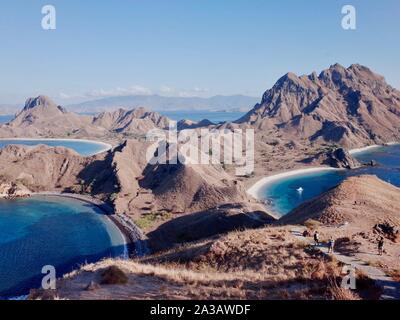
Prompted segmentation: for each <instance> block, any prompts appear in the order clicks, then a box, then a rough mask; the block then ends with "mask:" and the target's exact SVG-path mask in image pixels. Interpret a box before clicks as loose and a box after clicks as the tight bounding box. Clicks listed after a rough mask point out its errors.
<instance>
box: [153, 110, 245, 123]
mask: <svg viewBox="0 0 400 320" xmlns="http://www.w3.org/2000/svg"><path fill="white" fill-rule="evenodd" d="M158 112H159V113H160V114H162V115H164V116H166V117H168V118H170V119H171V120H175V121H179V120H192V121H201V120H204V119H208V120H210V121H211V122H213V123H215V124H218V123H220V122H232V121H235V120H238V119H240V118H241V117H243V116H244V115H245V113H243V112H222V111H215V112H213V111H158Z"/></svg>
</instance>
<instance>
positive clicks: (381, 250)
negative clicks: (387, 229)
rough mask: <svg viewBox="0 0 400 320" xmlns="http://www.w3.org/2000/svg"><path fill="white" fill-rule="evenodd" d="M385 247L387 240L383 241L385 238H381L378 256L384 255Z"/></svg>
mask: <svg viewBox="0 0 400 320" xmlns="http://www.w3.org/2000/svg"><path fill="white" fill-rule="evenodd" d="M384 245H385V240H384V239H383V237H380V238H379V240H378V254H379V255H380V256H382V255H383V247H384Z"/></svg>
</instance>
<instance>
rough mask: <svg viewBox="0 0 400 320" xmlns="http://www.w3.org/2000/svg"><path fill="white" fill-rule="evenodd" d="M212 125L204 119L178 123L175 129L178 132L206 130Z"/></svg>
mask: <svg viewBox="0 0 400 320" xmlns="http://www.w3.org/2000/svg"><path fill="white" fill-rule="evenodd" d="M212 125H214V123H212V122H211V121H210V120H207V119H204V120H201V121H199V122H196V121H191V120H181V121H179V122H178V124H177V127H178V130H185V129H197V128H206V127H209V126H212Z"/></svg>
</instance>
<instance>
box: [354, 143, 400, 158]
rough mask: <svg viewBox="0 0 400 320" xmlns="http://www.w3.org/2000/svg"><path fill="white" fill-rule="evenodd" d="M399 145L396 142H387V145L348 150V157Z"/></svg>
mask: <svg viewBox="0 0 400 320" xmlns="http://www.w3.org/2000/svg"><path fill="white" fill-rule="evenodd" d="M399 144H400V142H396V141H392V142H388V143H385V144H373V145H370V146H366V147H362V148H355V149H350V150H349V154H350V155H355V154H359V153H363V152H366V151H369V150H373V149H376V148H383V147H386V146H395V145H399Z"/></svg>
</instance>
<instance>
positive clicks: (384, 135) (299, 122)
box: [238, 63, 400, 147]
mask: <svg viewBox="0 0 400 320" xmlns="http://www.w3.org/2000/svg"><path fill="white" fill-rule="evenodd" d="M238 123H248V124H251V125H254V126H255V128H256V129H261V128H271V127H273V126H275V127H277V128H279V130H281V131H282V132H284V133H285V134H286V135H288V136H290V138H296V137H297V138H298V137H300V138H305V139H310V140H312V141H314V140H322V141H325V142H326V141H329V142H335V143H339V144H341V145H342V146H346V147H349V146H359V145H364V144H371V143H375V144H376V143H378V144H379V143H384V142H390V141H397V140H398V139H400V125H399V123H400V92H399V91H397V90H395V89H393V88H392V87H390V86H389V85H388V84H387V83H386V81H385V78H384V77H383V76H381V75H379V74H376V73H374V72H373V71H371V70H370V69H369V68H367V67H365V66H362V65H359V64H353V65H351V66H349V67H348V68H346V67H343V66H342V65H340V64H338V63H337V64H334V65H332V66H330V67H329V68H328V69H326V70H324V71H322V72H321V73H320V75H319V76H317V74H316V73H315V72H314V73H312V74H311V75H308V76H300V77H299V76H297V75H295V74H294V73H287V74H286V75H284V76H283V77H281V78H280V79H279V80H278V81H277V82H276V84H275V85H274V86H273V87H272V88H271V89H269V90H267V91H266V92H265V93H264V95H263V98H262V101H261V103H260V104H257V105H256V106H255V107H254V108H253V110H251V111H250V112H249V113H247V114H246V115H245V116H244V117H243V118H241V119H239V120H238Z"/></svg>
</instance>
